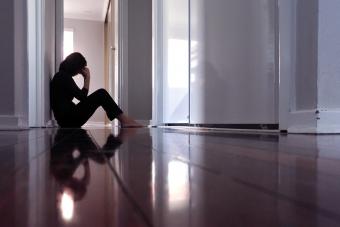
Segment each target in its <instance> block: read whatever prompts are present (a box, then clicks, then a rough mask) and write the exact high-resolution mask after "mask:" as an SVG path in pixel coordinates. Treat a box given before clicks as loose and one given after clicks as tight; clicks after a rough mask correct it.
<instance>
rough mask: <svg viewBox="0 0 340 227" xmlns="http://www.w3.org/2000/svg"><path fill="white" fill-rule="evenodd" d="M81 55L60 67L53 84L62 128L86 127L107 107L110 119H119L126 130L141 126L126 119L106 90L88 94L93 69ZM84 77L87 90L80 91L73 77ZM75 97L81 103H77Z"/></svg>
mask: <svg viewBox="0 0 340 227" xmlns="http://www.w3.org/2000/svg"><path fill="white" fill-rule="evenodd" d="M86 66H87V62H86V59H85V58H84V56H83V55H81V54H80V53H72V54H70V55H69V56H68V57H67V58H66V59H65V60H64V61H63V62H62V63H61V64H60V67H59V72H58V73H56V75H55V76H54V77H53V79H52V81H51V107H52V110H53V113H54V116H55V118H56V120H57V122H58V124H59V125H60V126H61V127H66V128H79V127H81V126H82V125H84V124H85V123H86V122H87V121H88V119H89V118H90V117H91V116H92V115H93V113H94V112H95V111H96V109H97V108H98V107H100V106H101V107H103V109H104V110H105V112H106V115H107V116H108V118H109V119H110V120H111V121H112V120H113V119H115V118H117V119H118V120H119V121H120V123H121V126H122V127H141V125H140V124H138V123H137V122H136V121H134V120H133V119H131V118H129V117H128V116H126V115H125V114H124V113H123V111H122V110H121V109H120V108H119V107H118V105H117V104H116V103H115V102H114V100H113V99H112V98H111V96H110V95H109V93H108V92H107V91H106V90H105V89H99V90H97V91H95V92H93V93H92V94H90V95H88V92H89V86H90V70H89V69H88V68H87V67H86ZM78 74H81V75H82V76H83V77H84V87H83V88H82V89H80V88H79V87H78V86H77V84H76V83H75V81H74V80H73V78H72V77H74V76H76V75H78ZM73 98H76V99H78V100H79V101H80V102H79V103H78V104H74V103H73V102H72V100H73Z"/></svg>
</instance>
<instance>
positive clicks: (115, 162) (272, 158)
mask: <svg viewBox="0 0 340 227" xmlns="http://www.w3.org/2000/svg"><path fill="white" fill-rule="evenodd" d="M111 132H114V133H113V135H111ZM339 148H340V137H339V136H337V135H323V136H312V135H291V134H290V135H285V134H282V135H280V134H276V133H261V134H260V133H251V134H249V133H244V132H236V131H216V130H215V131H212V130H199V129H196V130H192V129H183V128H182V129H180V128H177V129H174V128H173V129H171V128H151V129H125V130H123V131H120V132H119V130H118V129H117V128H115V129H113V131H112V130H111V129H93V128H91V129H90V128H88V129H68V130H66V129H63V130H62V129H59V130H58V129H53V128H50V129H31V130H28V131H20V132H14V131H0V150H1V152H0V161H1V163H0V170H1V177H0V179H1V180H0V181H1V184H0V192H1V198H0V216H1V217H2V223H1V226H3V227H7V226H18V227H19V226H20V227H24V226H30V227H45V226H49V227H52V226H83V227H87V226H89V227H90V226H91V227H92V226H98V227H101V226H123V227H126V226H134V227H135V226H176V227H178V226H181V227H186V226H206V227H207V226H209V227H212V226H233V227H235V226H242V227H243V226H299V227H302V226H308V227H312V226H327V227H329V226H339V225H340V181H339V175H340V165H339V163H340V155H339V152H338V151H339Z"/></svg>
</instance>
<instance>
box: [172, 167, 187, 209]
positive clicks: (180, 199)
mask: <svg viewBox="0 0 340 227" xmlns="http://www.w3.org/2000/svg"><path fill="white" fill-rule="evenodd" d="M168 187H169V203H170V208H171V209H174V210H176V209H179V208H182V207H183V206H185V204H186V203H187V202H188V199H189V167H188V165H187V164H185V163H182V162H179V161H170V162H169V164H168Z"/></svg>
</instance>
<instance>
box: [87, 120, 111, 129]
mask: <svg viewBox="0 0 340 227" xmlns="http://www.w3.org/2000/svg"><path fill="white" fill-rule="evenodd" d="M107 127H112V125H111V123H110V124H105V123H104V122H96V121H89V122H87V123H86V124H85V125H84V126H83V128H107Z"/></svg>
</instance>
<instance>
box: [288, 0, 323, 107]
mask: <svg viewBox="0 0 340 227" xmlns="http://www.w3.org/2000/svg"><path fill="white" fill-rule="evenodd" d="M296 4H297V5H296V7H297V8H296V62H295V67H296V73H295V80H294V81H293V82H295V84H294V85H295V89H293V93H292V94H295V97H296V99H295V100H296V103H295V106H294V105H292V106H291V107H292V109H295V110H306V109H315V108H316V105H317V74H318V73H317V55H318V41H317V40H318V38H317V36H318V16H317V13H318V0H302V1H301V0H300V1H297V3H296ZM294 90H295V92H294Z"/></svg>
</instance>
